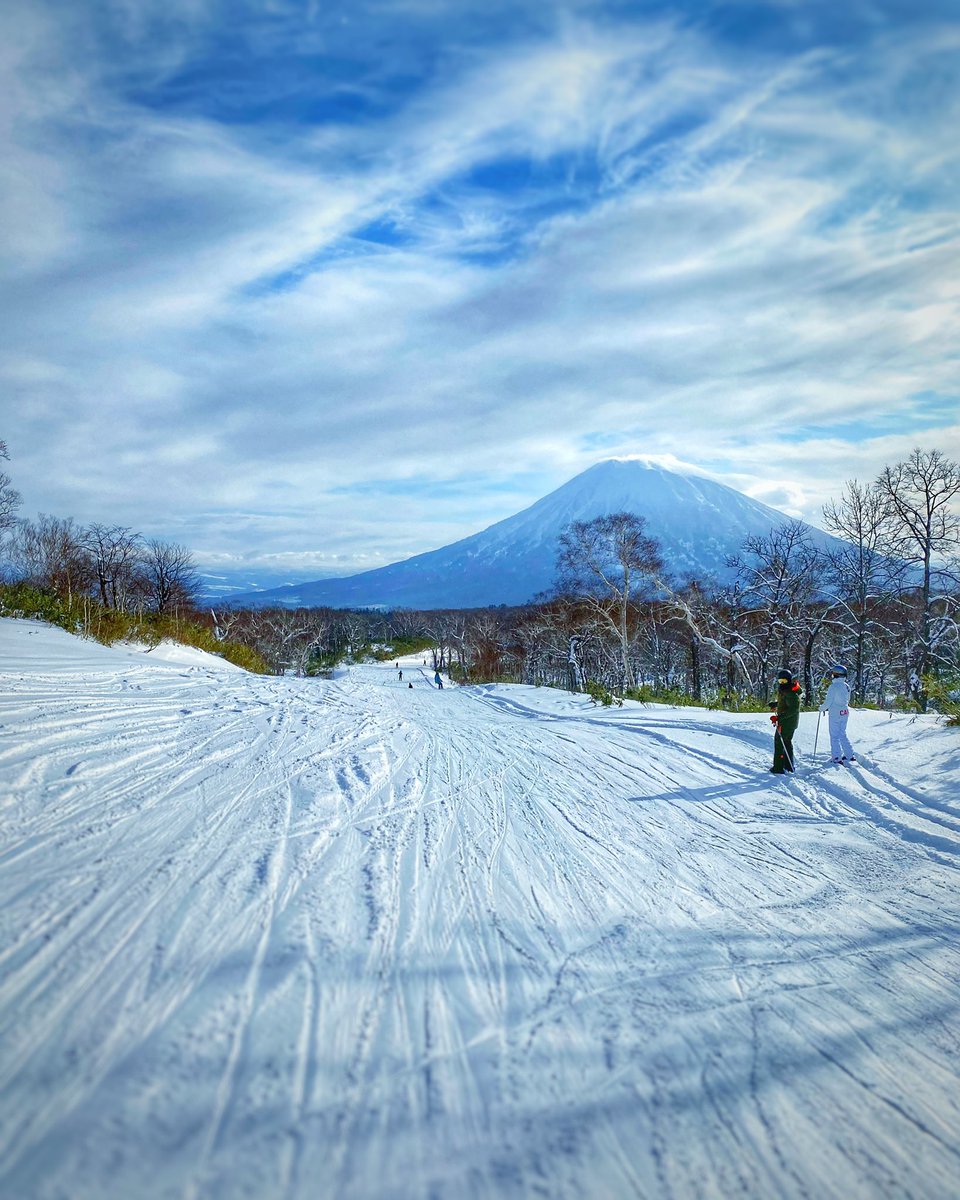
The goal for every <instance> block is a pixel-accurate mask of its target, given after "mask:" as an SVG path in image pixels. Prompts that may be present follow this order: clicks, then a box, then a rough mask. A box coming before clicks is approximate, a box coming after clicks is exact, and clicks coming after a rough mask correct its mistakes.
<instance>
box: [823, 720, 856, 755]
mask: <svg viewBox="0 0 960 1200" xmlns="http://www.w3.org/2000/svg"><path fill="white" fill-rule="evenodd" d="M828 716H829V723H830V755H831V757H832V758H853V747H852V746H851V745H850V739H849V738H848V737H847V721H848V720H849V719H850V710H849V709H848V708H831V709H830V712H829V714H828Z"/></svg>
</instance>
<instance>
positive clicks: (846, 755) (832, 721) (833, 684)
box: [820, 666, 857, 763]
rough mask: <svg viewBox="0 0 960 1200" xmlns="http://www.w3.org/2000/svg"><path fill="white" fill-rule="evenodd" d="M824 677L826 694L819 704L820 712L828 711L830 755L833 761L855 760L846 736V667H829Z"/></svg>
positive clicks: (847, 699)
mask: <svg viewBox="0 0 960 1200" xmlns="http://www.w3.org/2000/svg"><path fill="white" fill-rule="evenodd" d="M826 678H827V679H829V680H830V686H829V687H828V688H827V694H826V695H825V696H824V698H823V703H822V704H821V705H820V711H821V712H822V713H829V714H830V715H829V718H828V720H829V725H830V757H831V759H832V761H833V762H835V763H848V762H856V761H857V756H856V755H855V754H854V752H853V747H852V746H851V745H850V739H849V738H848V737H847V721H848V719H849V717H850V685H849V684H848V683H847V668H846V667H841V666H835V667H831V668H830V670H829V671H828V672H827V675H826Z"/></svg>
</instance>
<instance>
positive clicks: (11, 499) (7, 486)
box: [0, 441, 20, 533]
mask: <svg viewBox="0 0 960 1200" xmlns="http://www.w3.org/2000/svg"><path fill="white" fill-rule="evenodd" d="M0 458H2V459H6V460H7V461H9V459H10V454H9V452H8V451H7V443H6V442H4V441H0ZM19 507H20V493H19V492H18V491H17V489H16V488H15V487H14V486H13V481H12V480H11V478H10V476H9V475H8V474H7V473H6V471H0V533H3V532H4V531H5V530H7V529H10V528H11V527H12V526H13V523H14V521H15V520H16V517H15V513H16V511H17V509H18V508H19Z"/></svg>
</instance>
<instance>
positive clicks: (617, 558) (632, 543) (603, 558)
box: [557, 512, 663, 687]
mask: <svg viewBox="0 0 960 1200" xmlns="http://www.w3.org/2000/svg"><path fill="white" fill-rule="evenodd" d="M645 530H646V522H645V521H644V519H643V517H638V516H636V515H635V514H634V513H629V512H618V513H611V514H610V515H609V516H603V517H595V518H594V519H593V520H592V521H573V522H572V523H571V524H570V525H568V526H567V528H566V529H565V530H564V531H563V533H561V535H560V548H559V553H558V556H557V568H558V572H559V577H560V586H561V588H562V589H563V590H564V591H566V592H568V593H569V594H571V595H575V596H577V597H580V598H581V599H583V600H584V601H586V602H587V604H589V605H590V606H591V607H592V608H593V611H594V613H595V615H596V616H597V617H598V619H599V620H600V621H601V622H603V623H605V624H606V625H607V626H608V628H609V629H610V631H611V633H613V634H615V635H616V637H617V638H618V639H619V643H620V653H621V657H622V662H623V681H624V686H625V687H633V686H634V682H635V680H634V673H633V666H632V664H631V661H630V629H629V617H630V609H631V604H632V600H633V596H634V593H635V592H636V591H637V589H639V588H641V587H643V586H644V585H649V584H650V583H659V582H660V577H661V575H662V574H663V561H662V559H661V557H660V547H659V545H658V544H657V542H656V541H655V540H654V539H653V538H651V537H648V536H647V534H646V532H645Z"/></svg>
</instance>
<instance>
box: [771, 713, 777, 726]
mask: <svg viewBox="0 0 960 1200" xmlns="http://www.w3.org/2000/svg"><path fill="white" fill-rule="evenodd" d="M770 720H771V721H772V722H773V723H774V725H776V723H777V714H776V713H771V714H770Z"/></svg>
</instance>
